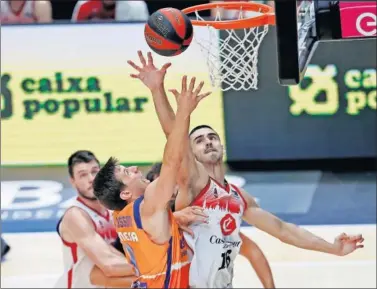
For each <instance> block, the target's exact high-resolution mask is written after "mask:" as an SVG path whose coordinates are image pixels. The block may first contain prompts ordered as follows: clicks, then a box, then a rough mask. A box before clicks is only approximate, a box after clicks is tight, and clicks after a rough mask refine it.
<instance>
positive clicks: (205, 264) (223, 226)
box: [185, 178, 246, 288]
mask: <svg viewBox="0 0 377 289" xmlns="http://www.w3.org/2000/svg"><path fill="white" fill-rule="evenodd" d="M192 205H193V206H199V207H202V208H204V212H205V213H206V214H207V215H208V217H209V219H208V224H192V225H191V227H190V228H191V229H192V230H193V232H194V235H195V237H194V238H193V237H192V236H190V235H188V234H185V239H186V242H187V244H188V245H189V247H190V248H191V250H192V252H193V256H192V261H191V267H190V278H189V280H190V287H191V288H231V287H232V280H233V267H234V260H235V258H236V257H237V255H238V253H239V251H240V248H241V244H242V240H241V238H240V235H239V232H240V228H241V223H242V216H243V213H244V211H245V208H246V201H245V200H244V198H243V196H242V194H241V192H240V191H239V189H238V188H237V187H236V186H234V185H229V184H228V183H226V186H225V187H223V186H222V185H220V184H219V183H217V182H216V181H215V180H213V179H211V178H210V179H209V181H208V184H207V186H206V187H205V188H204V189H203V190H202V191H201V193H200V194H199V195H198V196H197V197H196V199H195V200H194V201H193V203H192Z"/></svg>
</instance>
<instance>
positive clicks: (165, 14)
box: [144, 8, 193, 56]
mask: <svg viewBox="0 0 377 289" xmlns="http://www.w3.org/2000/svg"><path fill="white" fill-rule="evenodd" d="M144 35H145V40H146V41H147V43H148V45H149V47H150V48H151V49H152V50H153V51H154V52H156V53H157V54H159V55H162V56H176V55H179V54H181V53H182V52H183V51H185V50H186V49H187V47H189V45H190V43H191V41H192V37H193V27H192V24H191V21H190V19H189V18H188V17H187V16H186V14H184V13H183V12H182V11H181V10H178V9H175V8H163V9H160V10H158V11H156V12H154V13H153V14H152V15H151V16H150V17H149V19H148V22H147V23H146V24H145V30H144Z"/></svg>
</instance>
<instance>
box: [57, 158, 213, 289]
mask: <svg viewBox="0 0 377 289" xmlns="http://www.w3.org/2000/svg"><path fill="white" fill-rule="evenodd" d="M99 168H100V165H99V162H98V160H97V158H96V157H95V155H94V154H93V153H92V152H90V151H77V152H75V153H73V154H72V155H71V156H70V157H69V160H68V171H69V175H70V181H71V183H72V185H73V187H74V188H75V189H76V190H77V192H78V198H77V199H76V201H75V202H74V203H73V204H72V206H71V207H70V208H69V209H67V211H66V213H65V215H64V216H63V217H62V219H61V221H60V222H59V223H58V226H57V228H58V233H59V235H60V236H61V238H62V241H63V246H64V247H63V248H64V251H63V254H64V263H65V264H64V265H65V268H66V271H65V272H64V274H63V275H62V276H61V278H60V279H59V281H58V283H57V284H56V285H57V287H59V288H75V287H77V288H78V287H81V288H91V287H97V286H102V287H117V288H127V287H130V286H131V284H132V281H133V280H134V279H135V276H134V274H126V273H127V270H128V269H129V267H132V266H131V265H129V264H127V263H126V260H125V258H124V252H123V251H121V250H119V251H120V252H118V251H117V250H115V249H114V248H113V246H114V247H116V246H117V242H115V243H113V242H114V239H115V237H116V231H115V227H114V225H113V221H112V216H111V215H110V212H109V211H108V210H107V209H106V208H105V207H103V206H102V205H101V204H100V203H99V202H98V200H97V199H96V198H95V196H94V193H93V187H92V183H93V179H94V177H95V175H96V174H97V172H98V171H99ZM174 216H175V217H176V219H177V220H178V222H179V225H180V229H182V230H184V231H186V232H188V233H190V234H192V231H191V230H190V229H189V228H188V225H189V224H190V223H191V222H205V220H206V218H205V214H203V212H202V209H201V208H196V209H195V208H187V209H185V210H181V211H179V212H175V213H174ZM101 239H102V241H101ZM106 254H107V255H106ZM75 260H76V262H75ZM113 268H115V271H114V270H113ZM122 268H124V270H125V272H126V273H124V272H122V271H121V270H122ZM129 270H131V268H130V269H129ZM117 272H119V273H117ZM131 272H132V270H131Z"/></svg>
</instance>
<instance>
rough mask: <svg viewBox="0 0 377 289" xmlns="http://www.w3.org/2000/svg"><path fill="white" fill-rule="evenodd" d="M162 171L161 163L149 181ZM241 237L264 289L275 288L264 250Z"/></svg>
mask: <svg viewBox="0 0 377 289" xmlns="http://www.w3.org/2000/svg"><path fill="white" fill-rule="evenodd" d="M160 170H161V163H156V164H154V165H153V166H152V168H151V169H150V171H149V172H148V174H147V179H148V180H149V181H151V182H153V181H154V180H155V179H157V178H158V177H159V175H160ZM176 196H177V194H175V195H174V196H173V200H172V202H171V208H172V211H173V212H174V210H175V199H176ZM190 233H191V235H195V234H193V233H194V232H192V230H190ZM240 236H241V239H242V245H241V249H240V254H241V255H242V256H244V257H245V258H246V259H247V260H248V261H249V263H250V264H251V266H252V267H253V268H254V270H255V272H256V273H257V276H258V278H259V280H260V281H261V283H262V285H263V287H264V288H275V283H274V279H273V277H272V272H271V268H270V264H269V263H268V261H267V259H266V257H265V256H264V254H263V252H262V250H261V249H260V248H259V246H258V245H257V244H256V243H255V242H253V241H252V240H251V239H250V238H248V237H247V236H245V235H244V234H243V233H241V232H240Z"/></svg>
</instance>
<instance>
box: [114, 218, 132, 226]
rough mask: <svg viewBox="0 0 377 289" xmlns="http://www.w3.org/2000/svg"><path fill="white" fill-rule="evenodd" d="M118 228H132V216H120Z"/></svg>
mask: <svg viewBox="0 0 377 289" xmlns="http://www.w3.org/2000/svg"><path fill="white" fill-rule="evenodd" d="M117 227H118V228H130V227H132V218H131V217H130V216H119V217H118V218H117Z"/></svg>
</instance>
